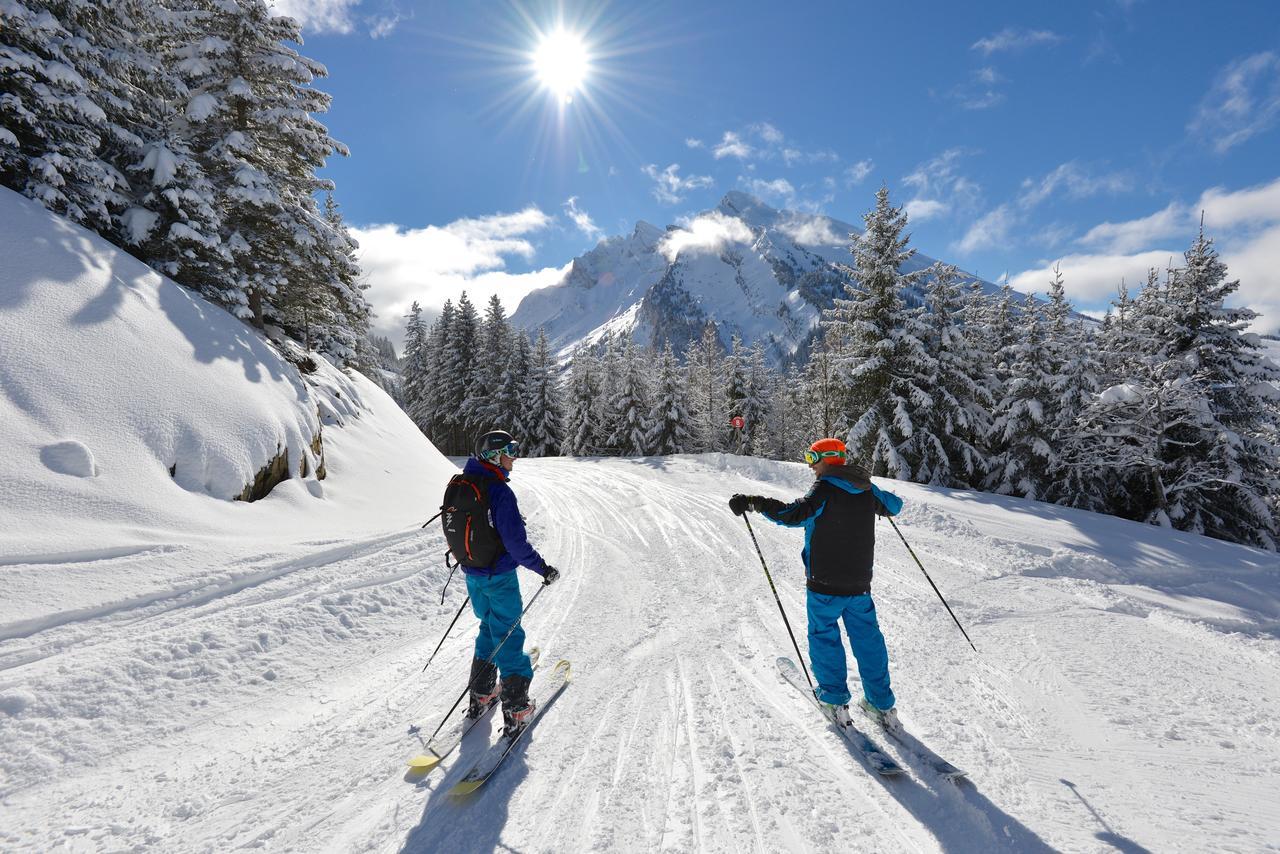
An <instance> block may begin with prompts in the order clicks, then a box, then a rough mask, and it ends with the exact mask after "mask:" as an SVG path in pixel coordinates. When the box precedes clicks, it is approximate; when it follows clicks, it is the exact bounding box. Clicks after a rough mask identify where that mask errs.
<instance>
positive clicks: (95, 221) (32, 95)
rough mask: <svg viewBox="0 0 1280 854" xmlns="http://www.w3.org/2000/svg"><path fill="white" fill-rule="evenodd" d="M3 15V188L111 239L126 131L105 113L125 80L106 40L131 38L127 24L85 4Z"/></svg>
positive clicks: (27, 7)
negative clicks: (115, 158)
mask: <svg viewBox="0 0 1280 854" xmlns="http://www.w3.org/2000/svg"><path fill="white" fill-rule="evenodd" d="M0 12H3V19H2V21H3V30H0V81H2V82H0V87H2V88H0V184H3V185H4V186H7V187H10V188H12V189H14V190H16V191H17V192H19V193H22V194H24V195H26V196H29V197H31V198H33V199H35V200H37V201H39V202H40V203H41V204H43V205H44V206H45V207H47V208H49V209H50V210H53V211H55V212H57V213H60V214H63V215H65V216H66V217H68V218H69V219H71V220H73V221H75V222H78V223H81V224H83V225H85V226H87V227H89V228H91V229H94V230H96V231H98V232H99V233H100V234H103V235H109V234H111V233H112V231H113V217H114V216H115V215H116V214H117V213H118V212H120V211H122V210H123V209H124V208H125V206H126V204H127V202H128V199H129V194H130V189H129V184H128V181H127V180H126V179H125V177H124V176H123V175H122V174H121V173H120V171H119V170H118V169H116V168H115V167H114V166H112V165H111V163H110V162H109V154H108V147H109V145H110V144H111V142H112V139H111V138H112V137H113V136H115V137H128V136H129V133H128V131H127V130H125V129H124V128H121V127H120V126H119V125H118V124H116V123H115V122H114V121H113V118H114V114H116V113H117V112H118V111H117V110H115V109H112V111H111V114H109V113H108V111H107V110H106V109H104V105H105V106H107V107H111V106H113V105H112V103H111V102H110V100H109V99H111V98H112V96H113V94H114V93H116V92H118V91H119V90H120V87H121V81H119V80H117V79H115V78H113V76H112V72H113V71H114V70H115V69H113V68H111V65H110V63H109V61H108V56H107V51H106V50H105V49H104V48H103V46H102V45H103V43H104V40H105V41H107V42H109V41H110V40H111V39H112V38H113V37H114V38H120V39H124V40H123V41H122V42H121V44H122V47H123V46H127V45H128V44H129V41H128V40H127V39H125V34H123V33H122V32H121V27H120V26H119V24H120V23H121V22H120V21H119V20H118V19H116V18H115V16H114V14H113V12H114V10H113V9H109V8H103V7H101V6H99V5H98V4H95V3H91V2H88V0H62V2H50V3H45V2H33V1H32V0H7V2H6V3H5V5H4V6H3V7H2V8H0Z"/></svg>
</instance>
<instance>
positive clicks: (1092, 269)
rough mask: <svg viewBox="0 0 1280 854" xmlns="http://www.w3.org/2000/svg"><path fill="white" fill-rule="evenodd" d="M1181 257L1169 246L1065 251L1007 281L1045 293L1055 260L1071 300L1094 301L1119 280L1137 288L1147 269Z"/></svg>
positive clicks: (1107, 293)
mask: <svg viewBox="0 0 1280 854" xmlns="http://www.w3.org/2000/svg"><path fill="white" fill-rule="evenodd" d="M1181 257H1182V256H1181V254H1180V253H1178V252H1175V251H1173V250H1170V249H1151V250H1148V251H1146V252H1137V253H1133V254H1129V255H1123V254H1107V255H1064V256H1062V257H1061V258H1055V259H1054V260H1052V261H1045V262H1042V264H1041V266H1039V267H1036V268H1035V269H1031V270H1026V271H1023V272H1021V273H1018V274H1016V275H1014V276H1011V277H1010V278H1009V284H1010V285H1012V286H1013V289H1014V290H1016V291H1022V292H1023V293H1046V292H1047V291H1048V289H1049V281H1050V280H1051V279H1052V278H1053V268H1054V265H1055V264H1056V265H1057V266H1058V268H1059V269H1060V270H1062V282H1063V286H1064V287H1065V288H1066V289H1067V292H1068V293H1069V294H1070V295H1071V298H1072V299H1073V300H1078V301H1080V302H1083V303H1093V304H1097V303H1103V302H1106V301H1107V300H1109V299H1111V298H1112V297H1114V296H1115V295H1116V288H1117V287H1118V286H1119V285H1120V283H1121V282H1126V283H1128V285H1129V292H1130V294H1133V293H1135V292H1137V290H1138V289H1139V287H1141V285H1142V284H1143V283H1144V282H1146V280H1147V271H1148V270H1150V269H1151V268H1153V267H1154V268H1156V269H1158V270H1163V269H1164V268H1165V267H1167V266H1169V262H1170V260H1171V259H1172V260H1174V261H1177V260H1178V259H1180V258H1181Z"/></svg>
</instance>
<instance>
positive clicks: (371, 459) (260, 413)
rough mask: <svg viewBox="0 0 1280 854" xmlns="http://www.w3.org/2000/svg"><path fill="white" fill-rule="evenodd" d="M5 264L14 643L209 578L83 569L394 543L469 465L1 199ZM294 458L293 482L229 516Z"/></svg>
mask: <svg viewBox="0 0 1280 854" xmlns="http://www.w3.org/2000/svg"><path fill="white" fill-rule="evenodd" d="M0 257H3V258H4V259H5V263H4V265H3V268H2V269H0V448H3V449H4V453H3V454H0V572H3V573H4V578H5V581H6V584H7V587H8V589H7V591H6V596H5V597H4V602H3V604H0V634H3V628H4V625H5V624H6V623H7V622H10V621H15V620H21V621H24V622H25V621H31V620H33V619H34V620H36V621H37V622H38V621H39V620H41V619H45V618H47V617H49V616H50V615H52V614H56V613H60V612H63V611H64V610H66V609H77V608H78V609H81V610H83V609H90V610H92V609H94V608H101V607H105V606H106V605H108V604H109V603H111V602H114V601H118V600H121V599H132V598H137V597H140V596H142V597H145V596H154V595H162V594H165V593H172V592H173V591H175V590H179V589H185V588H187V587H189V586H190V585H191V584H192V577H193V576H198V575H199V573H201V572H202V571H203V568H204V561H203V560H201V559H196V558H194V557H192V559H190V560H187V561H161V562H158V565H157V566H155V567H154V568H153V569H152V570H151V571H147V572H141V573H139V572H137V565H136V564H131V570H130V571H128V572H120V573H116V574H112V573H110V572H106V571H101V570H102V568H101V567H99V568H98V569H96V570H94V571H93V572H92V573H91V579H92V580H91V582H90V581H88V579H87V577H86V576H84V575H83V574H82V573H83V571H84V568H85V565H86V562H92V561H95V560H102V559H105V558H119V556H120V555H123V554H127V553H129V554H137V553H143V552H147V551H149V550H151V549H152V547H153V546H155V545H156V544H163V545H164V547H165V548H181V549H186V550H190V549H192V548H195V547H196V546H197V545H198V546H200V548H201V549H204V550H206V551H202V552H201V553H202V554H207V550H208V549H213V550H215V552H216V554H217V555H225V554H226V552H227V551H228V549H229V548H232V547H233V544H234V542H238V541H246V540H248V541H258V542H262V541H278V540H292V541H301V540H306V539H314V538H315V537H317V536H333V535H340V534H343V533H363V532H370V531H382V530H386V529H387V528H388V527H394V526H396V525H405V524H409V523H411V522H412V520H414V519H421V518H425V515H430V514H429V513H427V512H426V511H427V510H429V509H431V508H432V505H433V504H434V503H438V496H437V495H436V493H437V492H438V491H439V484H440V482H441V481H442V480H443V479H444V478H446V477H447V475H448V474H449V473H450V472H451V471H453V470H454V468H453V466H452V465H451V464H450V463H449V462H448V461H447V460H445V459H444V458H443V457H442V456H441V455H440V454H439V453H438V452H437V451H436V450H435V448H434V447H432V446H431V445H430V443H429V442H427V441H426V439H425V438H424V437H423V436H422V435H421V433H419V431H418V430H417V429H416V428H415V427H414V426H413V424H412V423H411V422H410V421H409V420H408V418H406V417H405V416H404V414H403V413H402V412H401V411H400V410H399V408H398V407H397V406H396V405H395V404H394V403H393V402H392V401H391V400H390V398H388V397H387V395H386V394H385V393H384V392H383V391H382V390H381V389H379V388H378V387H377V386H376V385H375V384H374V383H372V382H370V381H369V380H367V379H366V378H364V377H362V376H359V375H355V376H348V375H347V374H345V373H343V372H342V371H340V370H338V369H336V368H335V367H333V366H332V365H330V364H328V363H327V362H325V361H324V360H323V359H320V358H317V359H316V361H317V362H318V363H319V367H318V369H317V371H316V372H315V373H314V374H311V375H309V376H308V377H307V378H306V379H305V380H304V378H303V376H302V375H301V374H300V373H299V372H298V370H297V369H296V368H295V367H294V366H293V365H292V364H290V363H289V362H287V361H286V360H285V359H284V358H282V356H281V355H280V353H279V352H278V350H277V349H276V348H275V347H274V346H272V345H271V344H270V343H269V342H268V341H267V340H266V339H265V338H263V337H262V336H261V335H259V334H258V333H257V332H256V331H255V330H252V329H250V328H249V327H247V326H245V325H244V324H243V323H241V322H240V321H238V320H236V319H235V318H233V317H232V316H231V315H230V314H228V313H226V312H225V311H223V310H222V309H220V308H218V307H216V306H213V305H211V304H210V303H208V302H207V301H205V300H203V299H201V298H200V297H199V296H197V295H196V294H194V293H192V292H191V291H188V290H187V289H185V288H182V287H180V286H179V285H177V284H175V283H174V282H172V281H171V280H169V279H167V278H164V277H163V276H161V275H159V274H157V273H156V272H154V271H153V270H151V269H150V268H149V267H146V266H145V265H143V264H142V263H140V262H139V261H137V260H136V259H134V258H132V257H131V256H129V255H128V254H126V253H124V252H122V251H120V250H119V249H117V248H115V247H113V246H111V245H110V244H108V243H106V242H105V241H104V240H102V239H101V238H99V237H98V236H96V235H94V234H92V233H90V232H88V231H86V230H84V229H82V228H79V227H78V226H75V225H72V224H71V223H69V222H67V221H66V220H64V219H62V218H61V217H58V216H56V215H54V214H52V213H50V212H48V211H47V210H45V209H44V208H43V207H41V206H40V205H38V204H36V203H35V202H32V201H30V200H28V199H26V198H24V197H22V196H20V195H18V194H16V193H13V192H11V191H9V190H6V189H2V188H0ZM321 436H322V439H323V446H321V445H320V444H319V443H318V442H316V439H317V437H321ZM313 447H314V449H313ZM317 450H319V451H320V452H321V453H317V452H316V451H317ZM280 454H287V460H288V466H289V471H290V473H291V474H292V478H291V479H290V480H288V481H285V482H284V483H282V484H280V485H279V486H277V487H276V488H275V490H274V491H273V492H272V493H271V494H270V495H269V496H268V497H267V498H266V499H265V500H263V501H259V502H255V503H253V504H245V503H241V502H234V501H232V499H233V498H234V497H235V496H237V495H239V494H240V493H241V492H242V490H243V489H244V488H245V486H246V484H249V483H252V481H253V479H254V477H255V475H256V474H257V473H258V472H259V470H261V469H262V468H263V467H264V466H265V465H267V464H268V463H269V462H271V461H272V460H273V459H275V458H277V456H278V455H280ZM321 454H322V455H323V459H322V457H321ZM322 461H323V463H324V465H325V472H326V474H327V478H326V479H324V480H320V479H318V477H317V471H318V469H319V467H320V463H321V462H322ZM304 473H305V474H304ZM424 513H425V515H424ZM60 577H61V578H63V579H64V580H66V581H67V585H66V587H65V588H64V587H63V586H62V585H61V584H60V582H59V578H60ZM73 578H75V579H78V580H75V581H73V580H72V579H73ZM37 579H38V580H37Z"/></svg>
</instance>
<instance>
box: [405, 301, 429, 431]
mask: <svg viewBox="0 0 1280 854" xmlns="http://www.w3.org/2000/svg"><path fill="white" fill-rule="evenodd" d="M430 355H431V353H430V342H429V339H428V334H427V327H426V324H425V323H423V321H422V306H420V305H418V303H417V302H416V301H415V302H414V303H413V305H412V306H411V307H410V308H409V314H408V315H407V317H406V323H405V329H404V368H403V375H402V379H401V395H402V397H403V400H404V403H403V406H404V411H405V413H406V414H407V415H408V416H409V418H410V420H412V421H413V423H414V424H417V425H418V429H419V430H421V431H422V432H423V433H425V434H426V435H427V436H428V437H431V406H430V402H431V392H430V383H431V363H430Z"/></svg>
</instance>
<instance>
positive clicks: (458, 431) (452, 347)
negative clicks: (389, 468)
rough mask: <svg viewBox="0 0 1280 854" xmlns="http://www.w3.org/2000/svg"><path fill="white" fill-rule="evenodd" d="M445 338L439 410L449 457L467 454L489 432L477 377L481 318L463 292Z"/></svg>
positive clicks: (480, 357) (482, 394) (478, 374)
mask: <svg viewBox="0 0 1280 854" xmlns="http://www.w3.org/2000/svg"><path fill="white" fill-rule="evenodd" d="M448 332H449V334H448V337H447V338H445V339H443V340H442V342H441V343H442V344H443V348H444V349H443V351H442V353H441V362H440V370H441V377H440V384H441V389H440V390H441V394H440V398H439V400H440V403H439V406H440V409H441V413H442V416H443V420H444V421H445V423H446V425H447V427H446V433H445V435H446V436H447V440H446V446H447V447H448V448H449V450H448V451H447V452H446V453H450V454H469V453H471V451H472V450H473V448H472V446H471V443H472V440H473V439H474V438H475V436H477V435H478V434H479V431H482V430H487V429H489V428H488V426H487V425H485V424H484V423H483V422H482V421H481V420H480V418H479V408H480V407H481V406H482V405H483V404H484V392H483V389H481V387H480V383H479V381H478V377H479V376H480V373H479V371H480V368H481V367H482V361H483V360H484V358H485V354H484V353H482V352H481V351H480V344H481V339H480V319H479V317H478V316H477V315H476V308H475V305H474V304H473V303H472V302H471V300H470V299H468V298H467V292H466V291H463V292H462V294H461V296H459V297H458V305H457V308H456V309H455V310H454V314H453V322H452V324H450V327H449V330H448Z"/></svg>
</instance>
